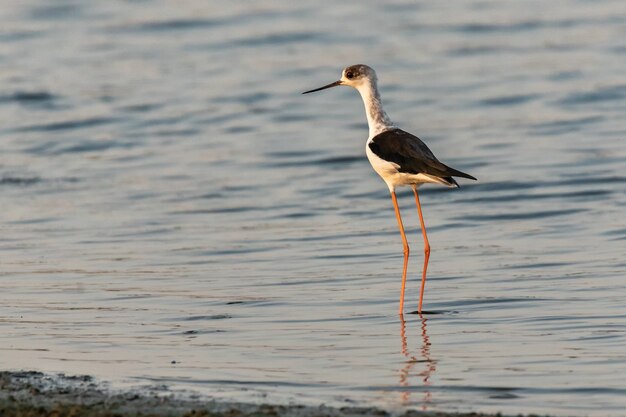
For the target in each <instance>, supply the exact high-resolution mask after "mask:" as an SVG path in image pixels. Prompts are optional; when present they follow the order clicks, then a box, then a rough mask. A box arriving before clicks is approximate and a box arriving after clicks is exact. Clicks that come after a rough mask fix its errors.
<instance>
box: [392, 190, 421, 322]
mask: <svg viewBox="0 0 626 417" xmlns="http://www.w3.org/2000/svg"><path fill="white" fill-rule="evenodd" d="M391 201H393V208H394V209H395V211H396V218H397V219H398V227H399V228H400V235H402V246H403V247H404V266H403V267H402V289H401V290H400V315H402V311H403V309H404V287H405V285H406V268H407V266H408V264H409V243H408V242H407V240H406V235H405V234H404V226H402V217H400V209H399V208H398V199H397V198H396V192H395V191H392V192H391ZM424 271H426V270H424ZM423 286H424V284H423V283H422V289H423Z"/></svg>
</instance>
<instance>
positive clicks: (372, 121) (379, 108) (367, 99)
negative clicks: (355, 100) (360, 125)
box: [357, 80, 395, 138]
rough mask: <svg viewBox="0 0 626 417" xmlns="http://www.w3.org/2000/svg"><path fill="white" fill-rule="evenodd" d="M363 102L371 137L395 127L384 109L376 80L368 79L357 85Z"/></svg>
mask: <svg viewBox="0 0 626 417" xmlns="http://www.w3.org/2000/svg"><path fill="white" fill-rule="evenodd" d="M357 90H358V91H359V93H361V98H362V99H363V104H365V114H366V115H367V124H368V126H369V130H370V132H369V137H370V138H373V137H374V136H376V135H378V134H379V133H382V132H384V131H385V130H388V129H391V128H394V127H395V125H394V124H393V123H392V122H391V119H389V116H387V113H385V111H384V110H383V103H382V101H381V99H380V94H379V93H378V88H377V86H376V80H371V81H370V80H367V81H365V82H363V83H362V84H360V85H359V86H358V87H357Z"/></svg>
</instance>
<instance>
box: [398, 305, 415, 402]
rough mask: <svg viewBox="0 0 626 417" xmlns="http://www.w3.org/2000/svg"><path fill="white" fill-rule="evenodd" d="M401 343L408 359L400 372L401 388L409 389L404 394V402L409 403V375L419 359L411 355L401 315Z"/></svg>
mask: <svg viewBox="0 0 626 417" xmlns="http://www.w3.org/2000/svg"><path fill="white" fill-rule="evenodd" d="M400 342H401V344H402V355H404V356H405V357H406V358H407V361H406V365H404V367H402V369H401V370H400V386H402V387H405V388H407V389H406V390H405V391H403V392H402V402H403V403H407V402H408V401H409V394H410V391H409V390H408V388H409V374H410V372H411V368H413V366H415V364H416V363H417V359H416V358H415V357H414V356H410V355H409V348H408V345H407V342H406V322H405V321H404V316H403V315H402V314H400Z"/></svg>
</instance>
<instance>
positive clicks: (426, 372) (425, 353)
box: [400, 314, 437, 411]
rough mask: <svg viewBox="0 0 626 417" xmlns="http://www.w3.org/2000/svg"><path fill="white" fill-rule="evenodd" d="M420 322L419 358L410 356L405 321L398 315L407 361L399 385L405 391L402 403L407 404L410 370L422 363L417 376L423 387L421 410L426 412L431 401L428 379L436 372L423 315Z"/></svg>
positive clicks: (409, 391)
mask: <svg viewBox="0 0 626 417" xmlns="http://www.w3.org/2000/svg"><path fill="white" fill-rule="evenodd" d="M419 317H420V321H421V332H422V347H421V349H420V350H419V358H417V357H415V356H414V355H411V353H410V351H409V347H408V343H407V338H406V321H405V320H404V316H403V315H402V314H401V315H400V341H401V343H402V355H404V356H405V357H406V358H407V360H406V362H405V365H404V366H403V367H402V369H401V370H400V385H401V386H402V387H405V388H406V389H405V390H404V391H403V392H402V397H401V398H402V403H403V404H407V403H408V402H409V399H410V398H409V397H410V393H411V389H410V388H411V384H410V381H409V379H410V377H411V375H412V370H413V368H414V367H415V365H416V364H418V363H422V364H424V367H423V370H422V371H421V372H419V373H418V374H417V375H419V376H420V377H421V383H420V385H422V386H423V387H424V390H423V393H424V394H423V397H422V410H424V411H427V410H428V408H429V406H430V403H431V400H432V398H431V397H432V393H431V391H430V389H429V388H428V387H429V386H430V377H431V376H432V375H433V373H434V372H435V371H436V370H437V362H436V361H435V360H433V359H432V358H431V356H430V338H429V337H428V333H427V329H426V322H427V321H428V319H427V318H425V317H424V316H423V315H421V314H420V315H419Z"/></svg>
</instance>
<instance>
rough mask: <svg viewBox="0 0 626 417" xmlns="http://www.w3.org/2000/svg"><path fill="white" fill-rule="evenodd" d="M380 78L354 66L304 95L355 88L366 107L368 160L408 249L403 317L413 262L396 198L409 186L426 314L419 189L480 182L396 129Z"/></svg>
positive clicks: (426, 251) (426, 246)
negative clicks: (429, 185) (401, 188)
mask: <svg viewBox="0 0 626 417" xmlns="http://www.w3.org/2000/svg"><path fill="white" fill-rule="evenodd" d="M377 83H378V78H377V77H376V72H375V71H374V70H373V69H372V68H370V67H368V66H367V65H351V66H349V67H347V68H345V69H344V70H343V72H342V74H341V79H340V80H338V81H335V82H334V83H330V84H328V85H325V86H324V87H320V88H316V89H314V90H309V91H305V92H304V93H302V94H307V93H312V92H314V91H320V90H324V89H326V88H331V87H336V86H339V85H347V86H349V87H353V88H355V89H356V90H357V91H358V92H359V93H360V94H361V98H362V99H363V103H364V104H365V114H366V115H367V124H368V126H369V137H368V139H367V144H366V146H365V152H366V154H367V159H369V161H370V163H371V164H372V167H373V168H374V171H376V172H377V173H378V175H380V176H381V177H382V179H383V180H384V181H385V183H387V186H388V187H389V191H390V192H391V200H392V201H393V207H394V209H395V212H396V218H397V220H398V226H399V228H400V234H401V236H402V244H403V246H404V266H403V269H402V289H401V290H400V314H401V315H402V314H403V309H404V288H405V285H406V270H407V265H408V262H409V244H408V242H407V240H406V235H405V233H404V226H403V225H402V217H401V216H400V209H399V208H398V200H397V198H396V187H398V186H403V185H408V186H410V187H411V188H412V189H413V194H415V203H416V205H417V212H418V214H419V218H420V225H421V227H422V235H423V236H424V267H423V269H422V285H421V288H420V299H419V304H418V309H417V312H418V313H420V314H421V313H422V302H423V300H424V287H425V285H426V269H427V268H428V259H429V257H430V244H429V243H428V236H426V227H425V226H424V217H423V216H422V207H421V205H420V200H419V195H418V193H417V188H418V187H419V186H420V185H422V184H424V183H437V184H443V185H445V186H448V187H457V188H458V186H459V184H458V183H457V182H456V181H455V180H454V178H453V177H463V178H469V179H472V180H476V178H474V177H472V176H471V175H469V174H466V173H464V172H461V171H458V170H456V169H454V168H450V167H449V166H447V165H444V164H442V163H441V162H439V160H437V158H436V157H435V155H434V154H433V153H432V152H431V150H430V149H428V146H426V144H425V143H424V142H422V141H421V140H420V139H419V138H418V137H417V136H413V135H412V134H410V133H408V132H405V131H404V130H401V129H398V128H397V127H396V125H394V124H393V123H392V122H391V120H390V119H389V116H387V113H385V111H384V110H383V105H382V102H381V99H380V94H379V92H378V85H377Z"/></svg>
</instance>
